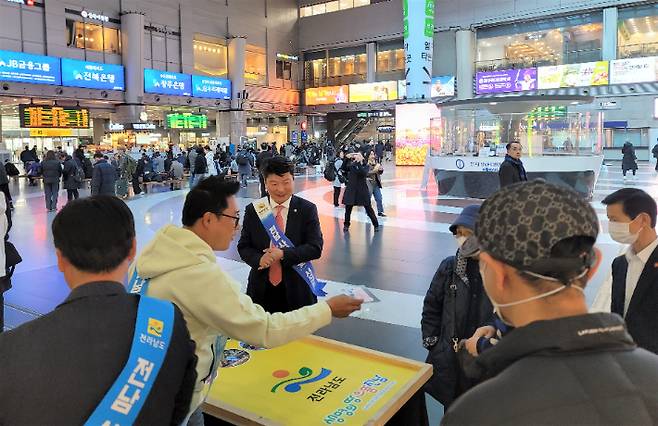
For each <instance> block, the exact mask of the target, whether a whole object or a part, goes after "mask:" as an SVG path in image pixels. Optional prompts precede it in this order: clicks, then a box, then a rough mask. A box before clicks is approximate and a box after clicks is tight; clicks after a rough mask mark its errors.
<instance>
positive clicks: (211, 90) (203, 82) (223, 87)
mask: <svg viewBox="0 0 658 426" xmlns="http://www.w3.org/2000/svg"><path fill="white" fill-rule="evenodd" d="M192 96H196V97H198V98H213V99H225V100H230V99H231V80H226V79H225V78H215V77H206V76H203V75H193V76H192Z"/></svg>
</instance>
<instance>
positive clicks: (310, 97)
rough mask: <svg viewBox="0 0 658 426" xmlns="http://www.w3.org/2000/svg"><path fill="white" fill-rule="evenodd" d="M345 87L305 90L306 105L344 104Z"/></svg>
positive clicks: (345, 96)
mask: <svg viewBox="0 0 658 426" xmlns="http://www.w3.org/2000/svg"><path fill="white" fill-rule="evenodd" d="M348 94H349V89H348V88H347V86H327V87H314V88H311V89H306V105H332V104H345V103H347V101H348Z"/></svg>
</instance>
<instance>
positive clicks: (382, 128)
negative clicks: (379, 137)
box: [377, 126, 395, 133]
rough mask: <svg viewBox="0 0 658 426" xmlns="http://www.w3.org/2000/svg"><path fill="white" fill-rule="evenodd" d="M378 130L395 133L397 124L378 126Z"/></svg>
mask: <svg viewBox="0 0 658 426" xmlns="http://www.w3.org/2000/svg"><path fill="white" fill-rule="evenodd" d="M377 131H378V132H379V133H393V132H394V131H395V126H377Z"/></svg>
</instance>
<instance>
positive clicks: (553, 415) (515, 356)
mask: <svg viewBox="0 0 658 426" xmlns="http://www.w3.org/2000/svg"><path fill="white" fill-rule="evenodd" d="M467 373H468V374H469V375H473V376H474V377H475V376H478V377H479V378H480V380H482V381H483V382H482V383H481V384H480V385H478V386H476V387H474V388H473V389H471V390H470V391H469V392H467V393H466V394H464V395H462V396H461V397H460V398H459V399H458V400H457V401H455V402H454V404H452V405H451V406H450V409H449V410H448V411H447V412H446V414H445V416H444V417H443V420H442V422H441V424H442V425H512V426H514V425H524V426H526V425H540V424H541V425H549V424H550V425H573V424H579V425H655V424H658V400H656V395H658V356H657V355H655V354H652V353H650V352H648V351H646V350H644V349H638V348H637V347H636V345H635V344H634V342H633V339H632V338H631V336H630V335H629V334H628V331H626V327H625V326H624V321H623V320H622V319H621V318H620V317H619V316H617V315H614V314H607V313H599V314H589V315H578V316H570V317H565V318H558V319H554V320H544V321H535V322H532V323H530V324H528V325H526V326H524V327H519V328H517V329H515V330H513V331H511V332H510V333H509V334H507V335H506V336H505V337H503V338H502V339H501V340H500V341H499V342H498V344H496V346H494V347H493V348H491V349H488V350H487V351H486V352H484V353H482V354H480V355H479V356H478V357H477V358H475V360H474V362H473V363H472V364H471V365H470V367H469V368H468V369H467Z"/></svg>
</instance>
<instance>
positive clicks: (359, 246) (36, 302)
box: [5, 164, 658, 424]
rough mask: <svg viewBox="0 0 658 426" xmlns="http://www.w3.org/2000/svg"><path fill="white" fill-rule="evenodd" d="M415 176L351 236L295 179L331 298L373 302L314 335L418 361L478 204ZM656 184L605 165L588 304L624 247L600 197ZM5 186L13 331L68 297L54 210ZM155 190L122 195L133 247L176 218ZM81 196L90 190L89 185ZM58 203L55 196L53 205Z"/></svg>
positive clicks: (228, 265)
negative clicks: (443, 281)
mask: <svg viewBox="0 0 658 426" xmlns="http://www.w3.org/2000/svg"><path fill="white" fill-rule="evenodd" d="M422 172H423V170H422V168H410V167H406V168H404V167H398V168H395V167H394V166H392V165H389V166H388V167H387V170H386V172H385V174H384V181H383V184H384V190H383V195H384V204H385V211H386V214H387V215H388V217H387V218H384V219H383V220H382V224H383V230H382V232H379V233H375V232H374V231H373V228H372V226H371V225H370V223H369V220H368V218H367V217H366V215H365V212H364V211H363V209H360V208H356V209H355V211H354V213H353V217H352V227H351V228H350V232H349V233H347V234H344V233H343V230H342V225H343V219H342V218H343V215H344V209H343V208H335V207H334V206H333V203H332V194H333V188H332V187H331V185H330V184H329V183H328V182H327V181H325V180H324V179H323V178H322V177H321V176H318V177H316V176H308V177H300V178H297V179H296V191H297V195H299V196H301V197H303V198H306V199H309V200H311V201H313V202H314V203H316V204H317V206H318V211H319V213H320V220H321V223H322V231H323V234H324V238H325V245H324V252H323V255H322V258H321V259H320V260H319V261H317V262H314V265H315V267H316V270H317V273H318V275H319V277H320V278H321V279H323V280H327V281H328V282H329V285H328V292H329V294H330V295H332V294H337V293H340V292H343V291H345V289H346V288H349V287H351V286H360V285H364V286H367V287H368V288H369V290H370V291H371V292H372V293H373V294H374V296H375V297H376V298H377V299H379V301H378V302H376V303H370V304H366V305H364V308H363V310H362V311H361V312H359V313H358V314H356V315H354V316H353V317H351V318H348V319H344V320H338V321H334V323H333V324H332V325H331V326H329V327H327V328H325V329H323V330H321V331H320V332H319V333H318V334H319V335H322V336H325V337H329V338H333V339H337V340H341V341H345V342H348V343H353V344H357V345H360V346H365V347H369V348H372V349H376V350H382V351H385V352H389V353H392V354H396V355H401V356H405V357H409V358H413V359H417V360H424V359H425V355H426V351H425V350H424V349H423V348H422V346H421V338H420V315H421V310H422V300H423V296H424V295H425V292H426V291H427V287H428V285H429V283H430V280H431V278H432V276H433V275H434V272H435V270H436V268H437V267H438V265H439V263H440V262H441V260H442V259H443V258H444V257H446V256H450V255H452V254H454V252H455V250H456V245H455V243H454V239H453V237H452V235H451V234H450V233H449V231H448V227H449V225H450V223H451V222H452V221H453V220H454V219H455V218H456V215H457V214H458V213H459V211H460V210H461V208H462V207H463V206H466V205H469V204H472V203H479V202H480V201H479V200H464V199H454V198H446V197H442V196H440V195H439V194H438V193H437V188H436V186H435V185H432V184H430V187H429V188H428V190H427V191H421V190H420V189H419V187H420V179H421V175H422ZM657 182H658V177H657V175H656V173H655V172H654V171H653V167H652V166H649V165H648V164H645V165H642V166H641V168H640V170H639V172H638V176H637V180H636V181H634V180H630V179H629V180H628V182H627V183H626V184H624V182H623V180H622V175H621V168H620V166H619V165H618V164H611V165H610V166H604V168H603V170H602V173H601V177H600V179H599V182H598V184H597V187H596V191H595V197H594V200H593V201H592V203H593V206H594V207H595V208H596V210H597V212H598V213H599V218H600V220H601V224H602V229H603V234H602V235H601V236H600V238H599V243H598V246H599V248H600V249H601V250H602V252H603V254H604V256H605V259H604V261H603V267H602V268H601V271H600V272H599V273H598V274H597V275H596V277H595V278H594V280H593V282H592V283H591V284H590V285H589V286H588V287H587V291H586V294H587V298H588V301H589V302H590V303H591V302H592V301H593V300H594V296H595V294H596V292H597V290H598V289H599V287H600V285H601V283H602V282H603V280H604V279H605V277H606V275H607V274H608V273H609V266H608V267H607V268H606V267H605V266H606V265H610V264H611V262H612V259H613V258H614V256H616V255H617V254H618V253H619V252H620V250H621V249H622V248H621V247H620V246H619V245H618V244H617V243H614V242H613V241H612V240H611V239H610V237H609V235H608V234H607V219H606V217H605V208H604V207H603V206H602V205H601V203H600V201H601V200H602V199H603V197H604V196H605V195H607V194H609V193H611V192H613V191H614V190H616V189H619V188H622V187H624V186H635V187H639V188H642V189H645V190H647V191H648V192H650V193H651V195H652V196H654V197H657V196H658V184H657ZM10 189H11V192H12V194H13V196H14V204H15V206H16V210H15V213H14V227H13V229H12V231H11V233H10V236H11V240H12V241H13V242H14V244H15V245H16V247H17V248H18V250H19V251H20V253H21V254H22V256H23V258H24V261H23V263H21V264H20V265H19V267H18V268H17V271H16V274H15V275H14V278H13V285H14V287H13V288H12V289H11V290H10V291H9V292H7V293H6V294H5V315H6V326H7V327H8V328H13V327H16V326H18V325H20V324H21V323H23V322H25V321H29V320H30V319H32V318H34V317H36V316H38V315H41V314H43V313H46V312H49V311H50V310H52V309H53V308H54V307H55V306H57V304H59V303H60V302H61V301H63V300H64V299H65V297H66V295H67V294H68V288H67V287H66V285H65V283H64V281H63V277H62V275H61V274H60V273H59V272H58V270H57V266H56V261H55V255H54V249H53V246H52V236H51V234H50V224H51V222H52V220H53V218H54V213H48V212H47V211H46V208H45V202H44V198H43V192H42V190H41V188H40V187H28V186H27V185H26V181H25V180H24V179H21V180H18V181H12V183H11V184H10ZM156 191H157V189H156ZM161 191H162V192H154V193H150V194H149V195H146V196H140V197H136V198H135V199H133V200H130V201H128V205H129V206H130V208H131V209H132V211H133V213H134V215H135V220H136V226H137V238H138V246H139V247H143V246H144V245H145V244H146V243H148V241H149V240H150V239H151V238H152V237H153V235H154V233H155V232H156V231H157V230H158V229H159V228H160V227H161V226H163V225H165V224H168V223H174V224H180V212H181V209H182V204H183V201H184V197H185V193H186V191H168V188H166V189H165V188H164V187H163V188H162V190H161ZM82 195H83V196H86V195H88V191H83V192H82ZM239 196H240V198H239V201H240V203H241V205H242V206H243V207H244V206H245V205H246V204H248V203H250V202H251V201H253V199H254V198H256V197H257V196H258V183H257V182H253V183H251V184H250V185H249V188H247V189H243V190H241V192H240V194H239ZM65 202H66V195H65V192H62V193H61V194H60V206H62V205H64V203H65ZM218 259H219V261H220V263H221V264H222V266H223V267H224V268H225V270H226V271H228V272H229V273H230V274H231V275H233V276H234V277H235V278H237V279H238V280H239V281H240V282H242V283H245V285H246V278H247V275H248V272H249V268H248V267H247V266H246V265H245V264H244V263H242V262H241V261H240V259H239V256H238V254H237V251H236V249H235V242H234V243H233V245H232V246H231V248H230V249H229V250H228V251H226V252H222V253H218ZM428 407H429V410H430V420H431V423H432V424H437V422H438V419H439V418H440V415H441V411H442V410H441V408H440V405H439V404H437V403H433V402H431V403H430V404H429V405H428Z"/></svg>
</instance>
